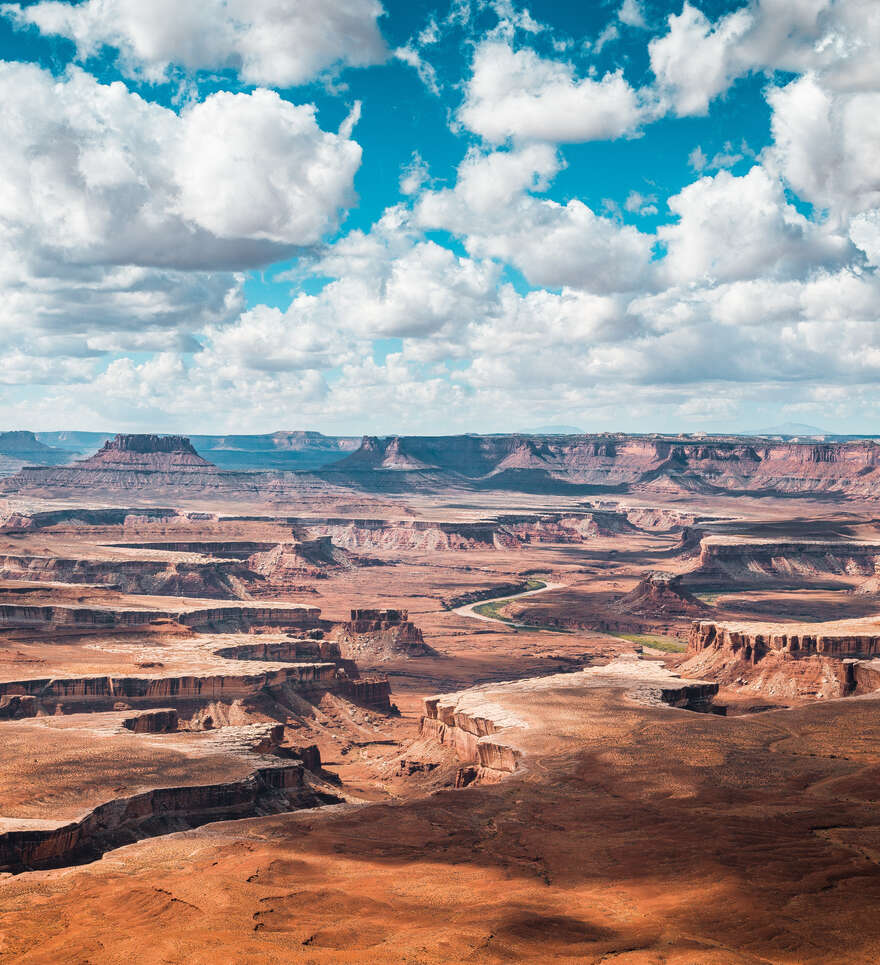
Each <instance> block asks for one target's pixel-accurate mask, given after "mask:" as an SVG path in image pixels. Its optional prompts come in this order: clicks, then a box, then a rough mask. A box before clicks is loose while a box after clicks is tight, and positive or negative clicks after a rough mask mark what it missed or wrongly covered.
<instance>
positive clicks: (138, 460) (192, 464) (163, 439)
mask: <svg viewBox="0 0 880 965" xmlns="http://www.w3.org/2000/svg"><path fill="white" fill-rule="evenodd" d="M77 468H79V469H146V470H154V471H156V470H159V471H168V470H174V471H177V472H180V471H184V472H185V471H187V470H195V471H197V472H198V471H204V470H205V469H213V468H215V467H214V466H213V465H212V464H211V463H210V462H208V460H207V459H203V458H202V457H201V456H200V455H199V454H198V453H197V452H196V450H195V448H194V447H193V445H192V443H191V442H190V441H189V439H187V438H186V437H185V436H156V435H123V434H119V435H117V436H116V437H115V438H114V439H111V440H110V441H109V442H105V443H104V446H103V448H101V449H99V450H98V452H96V453H95V455H93V456H89V458H88V459H83V460H82V461H81V462H79V463H77Z"/></svg>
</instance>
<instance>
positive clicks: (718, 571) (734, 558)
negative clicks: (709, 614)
mask: <svg viewBox="0 0 880 965" xmlns="http://www.w3.org/2000/svg"><path fill="white" fill-rule="evenodd" d="M878 571H880V543H876V542H869V541H864V540H786V539H746V538H740V537H723V536H709V537H705V538H703V539H702V540H701V542H700V562H699V566H698V568H697V569H695V570H694V571H693V572H692V573H690V574H689V575H688V577H687V582H689V583H693V584H701V585H707V586H709V585H720V586H726V585H730V584H731V583H737V584H744V583H757V584H758V585H761V584H763V583H765V582H766V580H767V579H768V578H769V579H772V580H776V581H785V580H786V579H788V578H796V579H797V580H798V582H801V581H803V580H804V579H807V580H809V579H813V578H818V577H822V576H866V577H871V576H873V575H874V574H875V573H876V572H878Z"/></svg>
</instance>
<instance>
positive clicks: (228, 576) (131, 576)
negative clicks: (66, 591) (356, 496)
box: [0, 556, 253, 600]
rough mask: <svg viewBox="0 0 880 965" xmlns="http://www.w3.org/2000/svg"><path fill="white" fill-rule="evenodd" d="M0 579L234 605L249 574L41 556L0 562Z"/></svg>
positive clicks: (209, 565)
mask: <svg viewBox="0 0 880 965" xmlns="http://www.w3.org/2000/svg"><path fill="white" fill-rule="evenodd" d="M0 578H3V579H7V580H28V581H37V582H39V581H51V582H56V583H85V584H98V585H102V586H112V587H116V588H117V589H119V590H121V591H122V592H124V593H146V594H150V595H157V596H191V597H197V598H202V599H204V598H208V599H219V600H227V599H238V598H241V597H242V596H244V595H245V594H244V592H243V587H244V586H246V585H247V584H249V583H250V582H252V580H253V573H252V572H251V570H250V569H248V567H246V566H245V565H244V564H242V563H237V562H234V561H230V560H212V561H210V562H205V563H189V562H182V561H181V562H173V563H172V562H169V563H165V562H162V561H160V560H84V559H62V558H59V557H42V556H0Z"/></svg>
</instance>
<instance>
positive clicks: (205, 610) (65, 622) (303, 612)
mask: <svg viewBox="0 0 880 965" xmlns="http://www.w3.org/2000/svg"><path fill="white" fill-rule="evenodd" d="M320 615H321V611H320V610H319V609H318V607H309V606H298V605H295V604H290V605H282V606H251V605H241V606H239V605H227V606H224V605H223V604H218V605H217V606H212V607H204V606H193V607H187V608H183V607H182V608H180V609H178V610H173V611H172V610H147V609H137V610H135V609H128V610H122V609H111V608H107V607H85V606H52V605H48V604H27V603H22V604H18V603H0V627H21V628H27V627H44V628H52V629H55V630H59V629H61V630H68V629H71V630H72V629H87V630H94V629H113V630H123V629H143V628H144V627H146V626H148V625H149V624H153V623H157V622H169V621H171V622H174V623H178V624H181V625H182V626H185V627H191V628H192V629H196V630H205V631H210V630H213V629H215V628H218V627H219V628H241V629H251V628H259V627H280V628H282V629H296V630H302V629H312V628H314V627H315V626H316V625H317V623H318V620H319V617H320Z"/></svg>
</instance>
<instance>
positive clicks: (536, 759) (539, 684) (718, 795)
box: [0, 434, 880, 965]
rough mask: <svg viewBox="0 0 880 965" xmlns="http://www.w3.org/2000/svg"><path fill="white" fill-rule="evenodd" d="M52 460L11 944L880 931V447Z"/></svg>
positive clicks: (22, 530) (615, 947)
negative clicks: (242, 460) (305, 460)
mask: <svg viewBox="0 0 880 965" xmlns="http://www.w3.org/2000/svg"><path fill="white" fill-rule="evenodd" d="M19 435H22V434H19ZM24 435H27V434H24ZM25 443H26V444H28V445H30V443H29V442H28V440H25V441H24V443H22V440H21V439H18V440H17V442H16V445H18V446H19V450H20V448H21V446H22V445H24V444H25ZM311 444H312V443H309V445H311ZM315 445H317V444H315ZM321 445H322V446H323V447H324V449H327V448H328V446H327V444H325V443H321ZM19 450H16V452H19ZM310 451H311V450H310ZM322 451H324V450H323V449H322ZM50 455H51V453H50V454H47V456H46V459H45V460H41V459H40V447H39V444H37V443H36V441H35V440H34V445H33V447H32V453H31V454H30V459H29V460H28V459H21V458H18V459H17V458H16V456H15V454H13V455H10V456H8V457H7V458H8V460H9V462H8V465H7V467H6V468H7V472H8V475H6V476H5V477H3V478H0V961H2V962H16V963H19V962H20V963H36V962H59V963H61V962H64V963H67V962H69V963H85V962H89V963H105V962H107V963H110V962H112V963H116V962H120V963H121V962H138V963H142V962H143V963H178V962H192V963H219V962H247V963H280V962H314V963H331V962H332V963H336V962H345V963H360V962H365V963H366V962H369V963H379V962H410V963H439V962H477V963H481V962H492V963H494V962H498V963H501V962H511V961H534V962H547V961H559V962H594V963H600V962H601V963H614V965H649V963H650V965H660V963H669V965H734V963H736V965H740V963H741V965H758V963H762V965H767V963H773V965H803V963H866V962H876V961H880V921H878V918H877V916H876V914H875V908H876V905H877V901H878V899H880V869H878V862H880V512H878V503H877V501H876V494H877V493H880V487H878V477H880V446H876V445H875V444H874V443H872V442H841V443H824V442H809V441H786V442H782V441H775V442H771V441H767V440H763V441H759V440H730V439H719V440H701V441H699V442H697V441H694V440H689V439H670V438H666V439H660V438H648V437H623V436H621V437H585V436H584V437H582V436H577V437H553V438H550V439H544V440H536V439H534V438H528V437H470V436H468V437H458V438H457V439H455V438H452V437H450V438H447V439H442V440H424V439H409V440H408V439H406V438H402V439H393V440H375V439H364V440H363V442H361V443H360V444H359V445H358V443H357V440H353V441H346V443H345V445H344V447H343V449H342V451H339V452H337V453H336V454H335V457H334V459H335V460H336V461H333V462H332V463H328V464H327V465H324V466H322V465H320V460H319V459H317V457H315V465H310V466H309V467H308V468H307V469H304V470H301V471H299V472H291V471H276V470H260V469H256V468H249V469H248V468H246V469H236V470H235V471H221V470H218V469H217V468H216V467H215V466H213V465H211V463H210V461H209V460H207V459H204V458H203V457H202V456H200V455H199V454H197V452H196V450H195V449H193V448H192V447H191V446H190V445H189V443H188V442H187V441H186V440H185V439H181V438H174V437H165V438H160V437H155V436H152V437H151V436H120V437H117V438H116V439H115V440H113V441H110V442H108V443H106V444H105V445H104V448H103V449H101V450H100V452H98V454H97V455H94V456H91V457H89V458H87V459H85V460H81V461H76V462H72V463H70V464H66V465H64V464H59V460H54V461H53V460H52V459H50V458H49V456H50ZM310 458H311V456H310ZM38 467H39V468H38Z"/></svg>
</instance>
